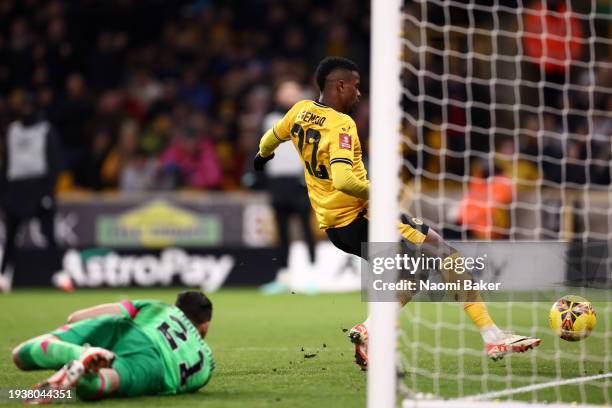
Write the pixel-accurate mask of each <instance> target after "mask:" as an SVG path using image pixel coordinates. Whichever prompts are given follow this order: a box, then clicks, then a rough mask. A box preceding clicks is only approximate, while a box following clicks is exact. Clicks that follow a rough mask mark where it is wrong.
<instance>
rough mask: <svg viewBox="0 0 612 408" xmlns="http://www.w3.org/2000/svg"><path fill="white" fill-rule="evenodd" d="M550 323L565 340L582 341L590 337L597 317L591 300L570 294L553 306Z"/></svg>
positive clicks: (549, 315) (549, 317)
mask: <svg viewBox="0 0 612 408" xmlns="http://www.w3.org/2000/svg"><path fill="white" fill-rule="evenodd" d="M548 323H549V324H550V328H551V329H553V330H554V331H555V333H557V335H558V336H559V337H561V338H562V339H563V340H567V341H580V340H582V339H586V338H587V337H589V335H590V334H591V331H592V330H593V328H595V324H596V323H597V318H596V317H595V309H593V305H591V302H589V301H588V300H586V299H585V298H583V297H580V296H574V295H568V296H563V297H562V298H561V299H559V300H557V301H556V302H555V304H554V305H553V306H552V308H551V309H550V313H549V314H548Z"/></svg>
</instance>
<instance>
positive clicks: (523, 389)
mask: <svg viewBox="0 0 612 408" xmlns="http://www.w3.org/2000/svg"><path fill="white" fill-rule="evenodd" d="M611 377H612V372H610V373H605V374H597V375H591V376H588V377H576V378H569V379H567V380H555V381H550V382H546V383H541V384H532V385H527V386H525V387H519V388H511V389H509V390H503V391H494V392H488V393H485V394H478V395H472V396H470V397H464V398H460V400H472V401H480V400H486V399H492V398H499V397H505V396H507V395H513V394H519V393H523V392H531V391H535V390H540V389H542V388H549V387H557V386H561V385H568V384H579V383H583V382H587V381H595V380H602V379H604V378H611Z"/></svg>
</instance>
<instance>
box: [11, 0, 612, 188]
mask: <svg viewBox="0 0 612 408" xmlns="http://www.w3.org/2000/svg"><path fill="white" fill-rule="evenodd" d="M459 3H461V2H458V3H457V4H459ZM479 3H482V4H484V5H487V4H492V2H491V1H481V2H479ZM501 3H503V4H504V5H506V6H509V7H513V4H514V2H512V1H511V0H508V1H503V2H501ZM570 3H571V4H572V5H576V4H577V6H576V7H577V9H578V11H579V12H582V13H584V12H589V13H591V12H593V11H592V10H584V8H585V7H587V6H588V7H590V5H591V4H592V3H591V2H586V3H589V4H588V5H586V3H585V4H583V3H581V2H576V1H574V2H569V3H568V2H567V1H565V0H563V1H559V0H550V1H549V0H546V1H540V0H534V1H533V2H531V3H526V4H530V7H531V10H532V13H531V14H529V13H527V14H525V15H524V16H523V17H524V21H523V22H522V23H521V24H519V22H518V19H517V14H513V13H506V14H502V17H501V18H500V20H499V21H498V22H497V23H496V24H498V27H497V28H502V29H503V30H507V31H505V32H506V33H508V32H512V30H514V31H516V30H518V28H519V26H524V31H525V32H526V33H527V35H525V36H524V38H523V41H522V46H521V47H522V48H523V49H524V53H525V55H526V57H527V58H525V59H524V60H523V61H522V63H521V64H519V65H521V67H522V70H523V71H522V73H521V75H522V78H523V79H526V80H529V81H532V82H531V84H532V85H529V84H527V85H523V86H522V87H521V89H520V92H518V93H517V92H515V91H514V90H513V89H511V87H509V86H507V85H504V84H503V83H501V82H500V81H498V82H491V81H489V80H490V79H491V78H492V77H493V73H492V69H496V71H497V72H496V73H495V75H497V78H499V79H502V80H503V79H508V80H512V79H513V78H516V77H517V71H516V67H517V66H518V65H517V64H515V63H514V62H512V61H511V62H510V63H508V64H506V66H504V62H507V61H504V60H503V59H497V58H496V57H495V53H496V52H497V53H498V54H499V55H507V56H513V55H517V53H518V52H519V51H521V50H519V44H520V43H521V41H516V36H514V37H513V36H509V35H508V34H503V33H502V34H501V35H498V36H497V37H495V39H494V38H493V37H492V36H491V35H482V33H480V34H478V33H477V35H473V36H472V37H471V39H469V38H468V37H467V36H466V35H465V32H464V31H463V32H462V31H461V30H460V29H453V30H450V35H449V36H448V37H446V39H445V37H444V36H443V35H442V34H441V31H436V30H431V29H428V30H425V31H422V30H420V29H419V28H418V27H416V26H410V21H409V20H406V31H407V37H408V39H410V36H422V35H423V32H425V33H426V34H425V35H426V37H427V42H428V45H429V46H430V47H431V48H432V49H438V50H444V49H450V50H451V51H456V53H455V54H452V53H451V54H449V55H451V57H452V58H448V59H447V60H445V59H444V58H442V57H441V56H440V55H439V54H436V53H431V55H429V56H428V57H427V59H426V66H425V67H422V68H423V69H424V70H426V72H428V74H427V75H424V76H423V77H422V78H421V80H422V81H420V80H419V78H417V76H415V75H407V76H406V77H405V78H404V79H405V87H406V90H407V92H406V97H405V100H404V107H405V110H406V111H407V112H409V113H410V112H412V113H414V114H415V115H416V114H417V113H418V103H417V102H415V101H416V99H415V98H418V95H425V96H426V97H427V98H426V99H425V105H424V108H425V118H424V119H425V124H426V125H425V127H424V128H423V129H421V130H419V129H416V127H415V126H411V125H410V124H409V123H405V125H406V126H405V127H404V130H405V133H406V137H407V139H412V140H413V141H414V143H415V144H416V145H417V147H414V146H413V148H410V149H407V151H406V160H407V162H412V163H413V164H414V165H415V166H416V165H417V161H418V160H417V159H416V158H417V153H418V152H417V150H418V149H420V147H424V148H425V149H424V150H423V157H424V159H423V160H422V162H421V164H420V166H421V167H422V169H423V170H426V171H427V172H429V173H430V174H440V173H441V172H445V173H447V174H451V175H453V174H454V175H457V176H463V175H465V174H472V175H483V174H484V175H487V174H492V173H496V172H501V171H505V172H506V173H507V175H508V176H514V177H515V178H516V179H517V180H518V181H519V183H520V182H522V181H524V183H525V184H526V185H529V183H530V182H533V181H534V180H542V179H543V180H545V181H550V182H553V183H559V182H571V183H575V184H577V185H580V184H584V183H585V182H588V183H590V184H592V185H597V184H599V185H606V184H609V183H610V182H611V178H610V171H609V167H610V166H609V161H610V158H611V155H610V151H611V149H610V136H611V134H612V120H611V119H610V115H609V114H606V113H607V112H609V111H610V109H611V108H612V95H611V94H610V92H609V91H606V90H609V89H611V87H612V83H611V81H612V72H611V70H610V68H609V67H610V46H609V44H607V43H606V42H605V41H604V42H598V41H595V42H594V43H593V45H594V47H593V48H594V50H595V51H594V53H595V54H594V55H591V52H593V51H591V48H590V46H589V43H588V41H586V38H588V37H589V36H592V34H593V32H592V31H593V29H594V30H595V34H596V35H597V36H599V37H600V38H603V39H607V38H609V29H610V24H609V20H606V19H601V20H595V24H594V25H593V27H591V26H590V25H589V24H588V22H587V21H585V20H584V19H580V18H576V17H575V16H573V15H572V13H571V12H570V11H569V10H567V4H570ZM368 4H369V2H360V5H359V7H356V6H355V2H353V1H351V0H333V1H332V0H330V1H324V0H282V1H281V0H277V1H274V0H252V1H239V0H233V1H232V0H228V1H212V0H176V1H163V0H151V1H138V0H105V1H103V0H81V1H62V0H3V1H0V133H2V134H3V133H4V130H5V129H6V127H7V125H8V124H9V123H10V122H11V121H12V120H13V119H14V112H15V110H16V107H17V106H18V105H19V104H20V101H22V100H23V99H24V98H33V99H34V100H35V101H36V103H37V105H38V108H39V109H40V111H41V112H42V114H44V116H45V117H46V118H47V120H49V121H50V122H51V123H52V124H53V126H54V127H55V128H56V130H57V133H58V135H59V138H60V141H61V150H62V157H63V166H62V168H63V171H62V173H61V176H60V179H59V188H60V190H63V191H65V190H83V189H86V190H93V191H95V190H108V189H119V190H121V191H144V190H155V189H176V188H186V189H189V188H193V189H204V190H235V189H240V188H243V185H242V182H241V180H243V175H244V173H245V171H247V170H248V166H249V164H250V161H251V158H252V155H253V154H254V152H255V151H256V149H257V142H258V140H259V137H260V135H261V134H262V131H263V130H265V129H262V124H263V121H264V118H265V116H266V114H268V113H270V112H282V111H284V110H286V109H287V108H288V106H287V104H288V103H290V102H291V101H282V102H281V101H279V99H278V98H277V92H276V91H277V89H279V86H280V85H281V84H282V83H284V82H287V81H294V82H295V83H297V84H298V86H299V87H300V88H301V95H300V97H302V98H316V97H317V94H316V89H315V88H314V87H313V81H312V74H313V70H314V68H315V67H316V64H317V63H318V61H319V60H320V59H321V58H322V57H324V56H327V55H343V56H347V57H349V58H351V59H353V60H355V61H356V62H357V63H358V65H359V66H360V67H361V70H362V77H363V80H362V83H363V86H362V88H363V90H365V91H366V94H367V89H368V86H369V84H368V70H369V67H368V59H369V35H370V34H369V10H368ZM436 4H437V3H435V2H434V3H432V4H430V5H429V9H428V13H427V20H426V22H427V23H428V24H429V23H430V24H434V25H437V26H439V27H443V26H444V25H445V24H448V23H452V24H453V25H454V26H455V27H459V28H461V27H465V26H466V25H467V24H468V23H469V21H470V19H469V16H468V15H467V12H466V8H465V7H460V6H456V7H455V6H451V7H449V8H448V9H447V10H448V11H447V12H444V10H442V9H441V8H440V7H439V5H438V6H436ZM515 6H516V4H514V7H515ZM416 7H417V6H416V5H415V4H414V3H413V2H411V1H406V12H407V13H411V12H415V10H416ZM581 7H582V8H581ZM551 11H552V12H551ZM594 11H596V12H598V13H603V14H604V15H608V14H607V13H609V6H607V8H606V7H605V6H604V7H600V8H598V9H597V10H594ZM474 13H476V14H477V15H475V18H476V19H475V21H477V24H478V26H479V27H480V28H482V29H483V30H485V31H486V30H492V29H493V28H495V27H494V22H493V21H492V19H491V18H490V17H487V15H486V13H485V14H483V13H481V14H482V15H479V14H478V13H479V11H478V10H476V11H475V12H474ZM538 13H540V14H538ZM563 13H566V14H563ZM416 15H418V16H419V18H420V14H418V13H417V14H416ZM559 16H561V17H559ZM447 19H448V20H451V21H447ZM530 19H531V20H530ZM542 19H549V20H547V21H548V22H547V24H540V23H541V22H542ZM555 19H556V20H555ZM546 26H548V27H553V28H554V27H557V28H555V29H552V28H551V31H554V30H557V31H555V32H553V33H552V34H554V35H559V36H562V37H563V36H566V37H567V39H566V40H563V41H557V42H556V43H555V42H554V41H552V42H549V43H547V44H543V43H542V42H541V39H540V38H541V37H540V35H541V34H542V32H541V30H542V27H546ZM559 30H561V31H559ZM491 32H493V31H491ZM530 33H531V35H530ZM498 34H499V33H498ZM504 40H505V41H506V43H504ZM421 41H422V39H421ZM495 41H497V43H496V42H495ZM547 41H548V40H547ZM470 51H473V52H476V53H480V54H481V55H484V56H485V57H484V58H475V59H474V60H472V62H470V63H469V64H468V61H467V59H466V58H458V57H455V56H456V55H458V54H457V53H459V54H462V55H465V56H467V55H468V53H469V52H470ZM521 52H523V51H521ZM555 53H556V54H555ZM487 58H488V59H487ZM550 58H553V59H555V58H558V59H560V60H567V62H568V64H555V63H554V62H553V63H551V61H550ZM538 61H539V62H538ZM589 61H590V63H591V65H590V66H588V63H589ZM600 61H601V62H602V63H601V64H599V62H600ZM604 61H607V63H605V64H604V63H603V62H604ZM574 62H582V63H583V64H574ZM585 64H586V65H585ZM416 66H417V67H418V64H417V65H416ZM508 66H510V67H511V68H509V69H508ZM468 67H470V68H469V70H470V72H468ZM512 67H514V68H512ZM422 72H425V71H422ZM440 74H447V76H446V77H445V78H443V79H440V78H439V77H436V75H440ZM469 75H470V76H472V78H474V79H475V80H473V81H469V82H468V81H465V80H463V79H465V78H466V77H467V76H469ZM478 80H480V81H478ZM542 81H546V82H542ZM542 84H544V85H542ZM563 84H565V85H568V84H569V85H570V86H569V87H566V88H565V89H566V90H565V91H563V90H560V89H561V88H562V87H563V86H564V85H563ZM573 85H577V86H578V87H574V86H573ZM593 86H597V87H599V89H604V92H600V93H597V92H592V91H589V90H590V89H593ZM444 97H445V98H446V99H445V100H443V99H444ZM298 99H299V98H298ZM468 99H470V100H471V101H475V102H477V103H473V104H470V106H469V107H466V106H465V102H466V101H468ZM438 100H440V101H442V102H439V101H438ZM462 103H463V104H464V105H462ZM492 104H497V109H495V108H494V109H489V107H490V106H492ZM517 104H520V106H521V110H520V111H519V112H518V115H516V114H515V111H514V109H510V108H509V107H512V106H516V105H517ZM539 106H542V107H545V108H544V110H542V111H538V107H539ZM530 107H531V109H530ZM587 111H589V112H590V113H592V114H593V113H594V114H593V115H592V120H590V121H587V120H585V116H584V114H582V115H581V114H580V113H581V112H582V113H584V112H587ZM572 112H573V113H576V114H572ZM468 118H469V120H470V124H471V125H473V126H470V128H469V129H466V128H465V125H466V123H467V122H466V121H467V120H468ZM492 120H493V121H494V122H495V123H492ZM355 121H356V122H357V125H358V130H359V134H360V137H361V138H362V139H363V140H364V143H363V144H364V145H365V146H366V150H367V138H368V99H367V95H366V97H364V98H362V102H361V106H360V107H359V109H358V110H357V112H356V114H355ZM443 121H446V123H445V126H446V127H447V128H446V129H445V130H444V131H442V127H441V126H440V125H441V124H442V122H443ZM491 127H495V128H496V129H501V130H502V131H501V132H500V133H499V134H497V133H496V134H493V135H492V134H491V132H490V131H489V129H491ZM517 127H519V128H521V131H520V135H519V137H518V138H516V137H515V136H516V134H515V133H514V130H515V129H516V128H517ZM420 131H421V132H422V134H421V136H419V132H420ZM516 140H519V143H518V144H517V143H515V142H516ZM563 140H565V142H564V141H563ZM442 147H444V148H445V149H448V150H449V151H451V152H454V153H455V154H450V155H448V154H444V153H440V149H441V148H442ZM466 152H467V153H466ZM474 152H475V153H474ZM478 152H480V153H485V154H488V153H491V152H495V153H496V155H495V162H494V164H492V163H493V162H492V161H491V160H486V157H487V156H486V155H482V154H480V155H479V153H478ZM517 154H521V156H520V160H519V161H518V162H517V160H515V159H514V157H515V155H517ZM483 157H484V158H485V160H483V159H482V158H483ZM466 158H467V160H466ZM561 158H564V159H565V158H569V159H571V160H565V161H564V163H561V161H560V159H561ZM585 160H589V163H590V164H585V163H586V162H585ZM515 163H518V165H515Z"/></svg>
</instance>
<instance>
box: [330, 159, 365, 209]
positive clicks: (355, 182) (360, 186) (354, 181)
mask: <svg viewBox="0 0 612 408" xmlns="http://www.w3.org/2000/svg"><path fill="white" fill-rule="evenodd" d="M331 172H332V185H333V186H334V188H335V189H336V190H338V191H342V192H343V193H344V194H348V195H350V196H353V197H357V198H361V199H363V200H367V199H368V197H369V194H370V183H368V182H367V181H361V180H359V179H358V178H357V177H355V174H353V167H352V166H351V165H350V164H347V163H344V162H340V161H339V162H335V163H332V165H331Z"/></svg>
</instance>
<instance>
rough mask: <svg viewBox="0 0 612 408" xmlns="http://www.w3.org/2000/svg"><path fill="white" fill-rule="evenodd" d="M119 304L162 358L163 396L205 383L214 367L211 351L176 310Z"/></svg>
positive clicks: (164, 306)
mask: <svg viewBox="0 0 612 408" xmlns="http://www.w3.org/2000/svg"><path fill="white" fill-rule="evenodd" d="M120 305H121V307H122V309H123V312H124V314H125V315H126V317H127V316H129V317H130V318H132V320H133V322H134V324H135V325H136V326H137V327H138V328H140V329H141V330H142V331H143V332H144V333H145V335H146V336H147V337H148V338H149V339H150V340H151V341H152V342H153V344H154V345H155V346H156V348H157V349H158V351H159V353H160V355H161V357H162V360H163V362H164V367H165V370H164V383H165V392H164V394H179V393H184V392H191V391H196V390H198V389H199V388H201V387H203V386H204V385H206V383H208V381H209V380H210V377H211V375H212V372H213V370H214V367H215V363H214V360H213V356H212V350H211V349H210V347H209V346H208V344H206V342H205V341H204V339H202V336H201V335H200V333H198V331H197V329H196V328H195V326H194V325H193V324H192V323H191V321H190V320H189V319H188V318H187V317H186V316H185V315H184V314H183V312H182V311H181V310H180V309H179V308H177V307H176V306H171V305H168V304H166V303H162V302H159V301H157V300H134V301H123V302H121V303H120Z"/></svg>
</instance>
